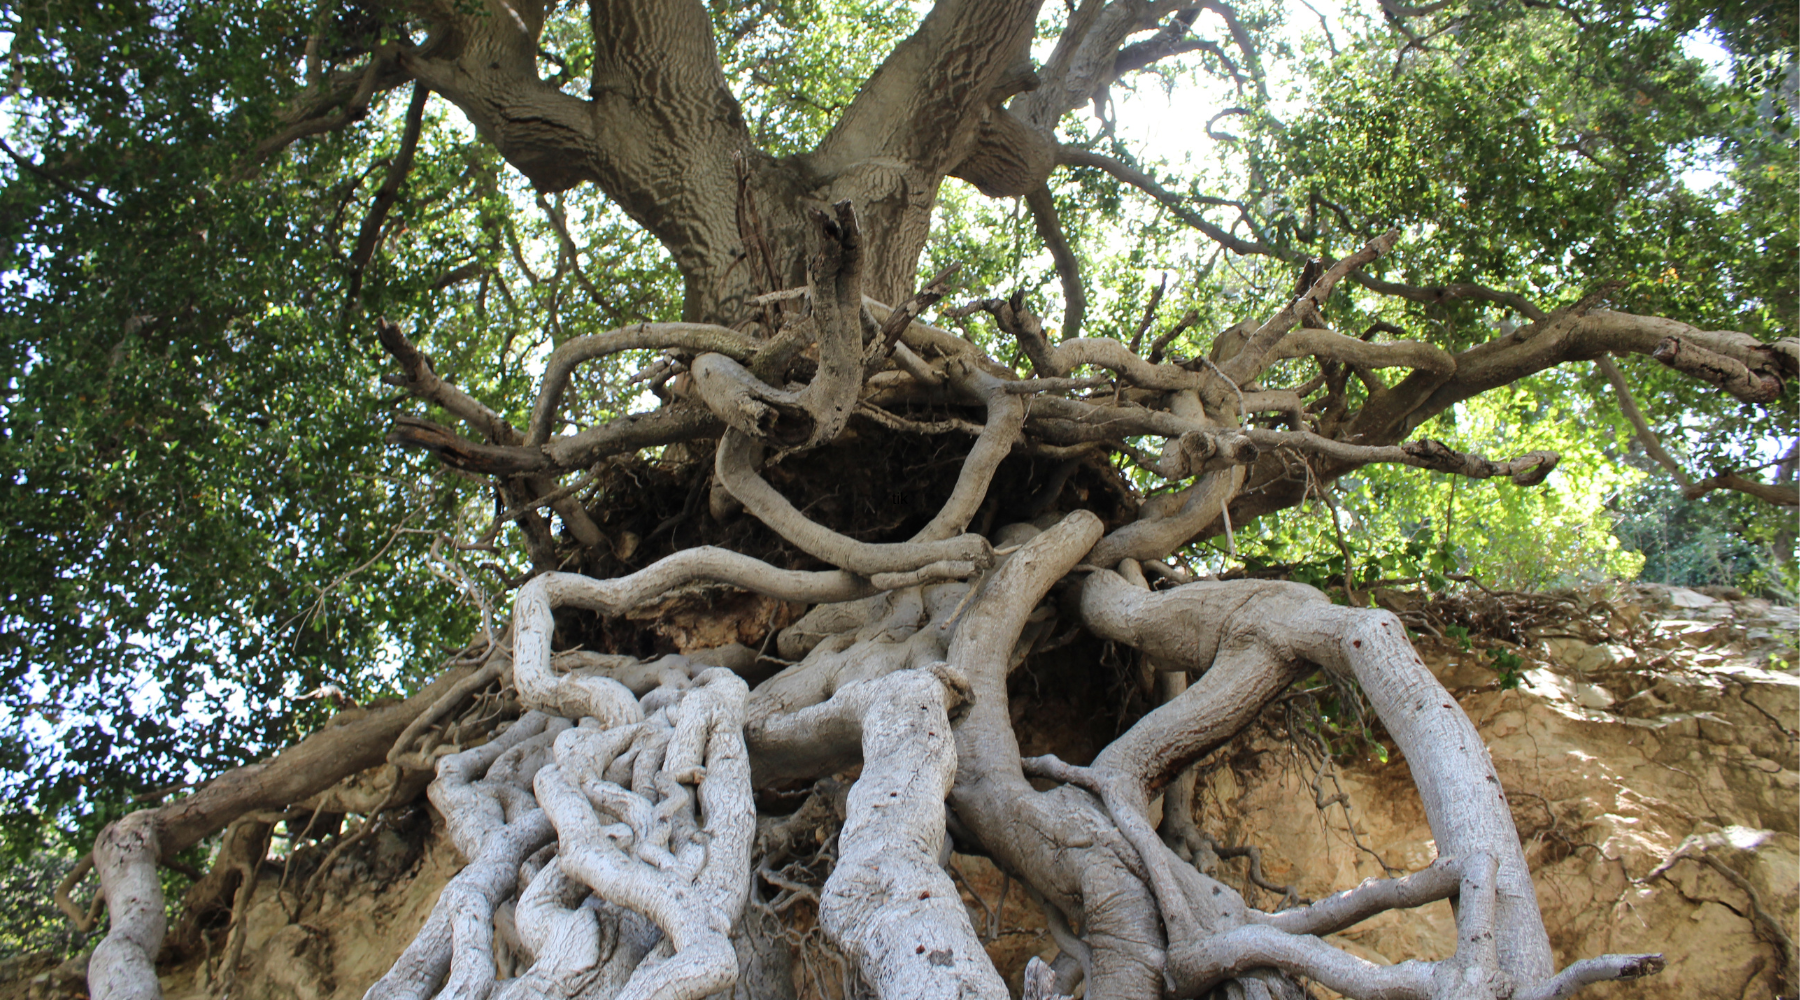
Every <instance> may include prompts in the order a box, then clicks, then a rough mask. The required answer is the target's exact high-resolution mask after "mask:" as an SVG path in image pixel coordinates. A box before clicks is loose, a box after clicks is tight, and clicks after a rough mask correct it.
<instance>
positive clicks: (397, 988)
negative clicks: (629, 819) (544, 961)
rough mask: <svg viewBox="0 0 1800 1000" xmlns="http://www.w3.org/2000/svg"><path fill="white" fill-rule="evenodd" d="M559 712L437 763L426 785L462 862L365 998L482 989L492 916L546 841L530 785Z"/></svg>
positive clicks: (490, 976) (416, 998) (490, 980)
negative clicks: (415, 933)
mask: <svg viewBox="0 0 1800 1000" xmlns="http://www.w3.org/2000/svg"><path fill="white" fill-rule="evenodd" d="M568 727H569V722H568V720H567V719H557V718H552V717H550V716H546V715H544V714H542V713H538V712H533V713H529V714H527V715H525V716H523V717H521V718H520V719H519V720H518V721H516V722H514V723H513V724H512V725H511V726H510V727H509V728H508V729H507V730H506V731H505V732H503V733H501V734H500V735H499V736H497V737H495V738H494V739H492V740H490V741H488V742H487V743H484V744H482V745H481V746H479V747H476V748H474V749H472V750H465V751H463V752H462V753H458V754H452V755H450V756H448V757H445V758H444V759H442V760H441V761H439V762H438V780H437V781H435V782H433V783H432V785H431V788H430V791H429V794H430V796H431V801H432V804H433V805H435V806H437V808H438V810H439V811H440V812H441V813H442V814H443V815H444V821H445V825H446V826H447V827H448V828H449V832H450V836H451V840H452V842H453V843H455V844H456V848H457V850H458V851H460V852H461V853H462V855H463V857H465V858H467V859H469V863H468V865H467V866H465V867H464V868H463V870H462V871H460V872H458V873H457V874H456V875H455V877H453V878H452V879H451V880H450V882H449V883H448V884H447V885H445V886H444V889H443V892H442V893H441V894H440V895H439V896H438V901H437V905H436V906H434V907H433V908H432V911H431V916H430V917H429V918H427V920H426V922H425V927H424V928H423V929H422V930H420V931H419V934H418V936H417V937H415V938H414V939H413V941H412V943H411V944H409V945H408V946H407V948H406V950H405V951H404V952H402V953H401V955H400V958H399V960H398V961H396V962H395V963H394V967H393V968H392V969H390V970H389V971H388V974H387V975H385V976H383V977H382V978H381V979H379V980H377V981H376V982H375V984H374V985H373V986H371V987H369V991H368V993H367V994H365V996H366V998H367V1000H424V998H425V997H431V996H445V997H458V998H461V997H475V998H480V997H484V996H486V995H487V993H488V991H489V990H491V989H492V988H493V984H494V973H495V966H494V955H493V947H492V941H493V936H494V930H493V928H494V913H495V910H496V908H498V907H499V906H500V904H501V903H502V902H504V901H505V900H506V899H507V898H509V897H510V896H511V895H512V894H513V892H514V889H515V886H516V883H517V880H518V870H519V864H520V863H521V862H522V861H524V860H525V858H526V857H528V856H530V855H531V854H532V853H533V852H534V851H536V850H538V849H539V848H541V847H543V846H544V845H545V844H547V843H549V842H550V839H551V836H552V830H551V828H550V822H549V818H548V817H547V816H545V814H544V811H543V810H542V809H540V808H538V805H537V802H536V800H535V799H533V798H532V795H531V789H530V782H531V780H532V778H533V777H534V776H535V774H536V772H537V771H538V769H539V768H541V767H543V765H544V763H545V761H546V759H547V752H548V750H549V746H550V741H551V740H552V739H554V738H555V736H556V735H557V734H558V733H559V732H561V731H562V730H564V729H567V728H568Z"/></svg>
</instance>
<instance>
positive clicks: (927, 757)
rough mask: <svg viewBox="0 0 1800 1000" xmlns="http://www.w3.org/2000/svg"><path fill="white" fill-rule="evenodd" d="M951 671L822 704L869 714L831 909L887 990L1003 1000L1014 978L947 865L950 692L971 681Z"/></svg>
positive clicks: (879, 987) (889, 682)
mask: <svg viewBox="0 0 1800 1000" xmlns="http://www.w3.org/2000/svg"><path fill="white" fill-rule="evenodd" d="M944 675H945V672H944V671H942V670H940V671H939V672H938V674H936V675H934V674H932V673H928V672H925V671H918V670H908V671H902V672H900V673H895V674H890V675H888V676H887V677H884V678H882V679H881V680H878V681H871V682H866V683H860V684H855V685H851V686H849V687H847V688H845V689H843V690H841V691H839V692H838V694H837V695H836V696H835V697H833V698H832V700H831V701H830V702H827V703H826V704H825V705H822V706H820V709H824V710H830V711H835V712H842V713H845V714H851V713H854V714H855V715H856V716H857V717H858V718H859V720H860V723H861V726H862V750H863V771H862V776H861V777H859V778H857V780H856V784H855V785H853V786H851V789H850V799H849V816H848V817H847V818H846V820H845V822H844V828H843V831H842V832H841V833H840V834H839V844H840V848H839V857H838V863H837V868H836V869H835V870H833V872H832V873H831V878H830V879H829V880H828V881H827V882H826V883H825V893H824V896H823V898H822V899H821V900H820V905H819V920H820V922H821V923H822V924H823V925H824V927H825V930H826V932H827V933H829V934H830V935H831V936H832V937H833V938H835V939H836V940H837V942H838V944H839V945H840V946H842V947H843V948H844V950H845V951H847V952H849V953H850V954H851V955H853V956H854V957H855V958H856V960H857V964H858V965H859V966H860V967H861V969H862V973H863V977H864V978H865V979H867V980H868V981H869V982H870V983H871V984H872V985H873V986H874V987H875V992H876V994H877V995H878V996H881V997H884V998H893V1000H901V998H908V1000H963V998H971V1000H972V998H977V997H980V998H987V1000H1003V998H1005V997H1006V996H1007V990H1006V984H1005V983H1004V982H1002V981H1001V979H1000V975H999V973H997V972H995V971H994V966H993V963H992V962H990V961H989V960H988V956H987V952H986V950H985V949H984V948H983V947H982V944H981V939H980V938H979V937H977V936H976V934H975V928H974V925H973V924H971V923H970V921H969V912H968V910H967V909H965V908H964V907H963V903H962V897H961V896H960V895H958V893H957V891H956V886H955V885H954V884H953V883H952V882H951V880H950V876H949V874H948V873H947V872H946V871H945V870H944V868H943V867H942V866H941V865H940V864H939V852H940V851H941V850H942V848H943V843H944V796H945V795H946V794H947V793H948V792H949V791H950V784H951V781H952V779H953V778H954V777H955V775H956V747H955V744H954V741H953V737H952V735H951V730H950V718H949V714H948V712H947V710H946V703H947V700H948V697H949V695H948V694H947V693H946V692H947V689H948V690H949V691H950V692H951V693H958V692H957V689H958V688H961V687H962V686H963V685H962V683H961V682H960V678H953V679H952V680H951V682H950V683H949V684H946V683H945V682H943V681H942V680H940V678H941V677H943V676H944ZM802 714H807V713H802Z"/></svg>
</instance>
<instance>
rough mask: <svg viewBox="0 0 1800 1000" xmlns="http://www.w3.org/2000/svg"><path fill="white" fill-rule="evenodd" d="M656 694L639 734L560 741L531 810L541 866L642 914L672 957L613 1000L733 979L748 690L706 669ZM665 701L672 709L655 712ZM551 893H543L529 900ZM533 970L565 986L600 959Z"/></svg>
mask: <svg viewBox="0 0 1800 1000" xmlns="http://www.w3.org/2000/svg"><path fill="white" fill-rule="evenodd" d="M669 691H670V689H669V688H666V687H665V688H661V689H659V690H658V691H656V692H652V693H651V694H650V695H647V696H646V697H645V701H646V708H649V709H650V710H651V711H650V712H649V713H648V716H647V718H646V719H645V720H644V721H643V722H642V723H639V724H636V725H632V726H626V727H621V728H617V729H612V730H605V729H601V728H599V727H598V726H595V727H592V728H590V727H589V726H588V725H587V724H585V723H584V725H583V726H582V727H581V728H578V729H574V730H570V731H569V732H567V733H564V734H563V735H562V736H561V737H560V738H559V739H558V740H557V743H556V763H554V764H552V765H550V766H547V767H545V768H544V769H543V770H541V771H539V772H538V775H537V782H536V787H537V795H538V799H539V801H541V802H543V804H544V808H545V810H546V811H547V812H548V813H549V815H550V817H551V820H552V822H553V823H554V824H555V826H556V833H557V843H558V852H557V858H556V862H555V863H556V864H557V865H558V866H560V868H561V870H562V871H563V873H564V874H565V875H567V876H569V877H571V878H574V879H578V880H579V881H580V882H581V883H582V884H584V885H585V886H586V887H587V888H588V889H590V890H591V891H592V892H593V894H594V895H595V897H597V898H598V899H600V900H602V901H604V902H606V903H611V904H613V905H614V906H617V907H622V908H625V909H629V910H631V911H633V912H635V913H640V914H643V915H644V916H647V917H648V918H649V919H650V920H651V921H652V922H653V923H654V924H655V925H656V927H657V928H658V929H659V930H660V931H661V932H662V934H663V937H664V940H665V941H666V943H667V949H663V950H662V951H663V952H672V953H668V954H666V957H663V954H662V952H653V953H652V954H651V955H650V956H648V958H647V960H645V961H643V962H641V963H640V964H638V966H637V967H636V969H635V970H634V971H633V972H632V973H631V976H630V977H629V979H627V980H626V982H625V983H624V986H623V988H622V989H620V990H619V992H618V993H617V994H616V996H617V997H619V998H620V1000H650V998H659V1000H697V998H699V997H704V996H710V995H711V994H713V993H717V992H719V991H721V990H724V989H728V988H730V986H731V985H732V983H733V982H734V981H735V980H736V978H737V968H738V966H737V955H736V952H735V951H734V949H733V948H732V944H731V932H732V928H733V926H734V925H735V924H736V922H737V920H738V918H739V917H740V916H741V914H742V913H743V908H744V901H745V899H746V897H747V896H748V893H749V883H750V844H751V840H752V838H753V837H754V835H755V831H756V807H755V802H754V801H753V799H752V797H751V791H750V763H749V759H748V755H747V754H746V752H745V750H744V738H743V728H744V702H745V699H746V696H747V694H748V690H747V688H746V687H745V686H744V682H743V681H742V680H740V679H739V678H738V677H737V675H735V674H733V673H731V672H730V671H728V670H722V669H717V668H714V669H709V670H706V671H705V672H703V673H702V674H701V675H700V676H699V677H698V678H697V679H696V683H695V686H694V687H692V688H690V689H688V690H687V691H685V692H680V693H679V694H675V693H670V694H669V696H668V697H667V698H666V699H661V698H658V697H657V695H658V694H659V693H664V692H669ZM665 700H667V701H670V702H673V703H672V704H666V705H663V704H659V703H660V702H663V701H665ZM628 755H630V756H632V757H634V758H635V759H631V760H627V756H628ZM627 781H628V782H629V787H627V786H626V782H627ZM540 877H542V876H541V875H540ZM553 890H554V891H553ZM561 894H562V889H561V888H560V887H558V886H557V885H554V884H552V885H549V886H546V888H545V889H544V890H543V891H542V892H541V893H538V894H535V895H534V897H533V900H532V902H533V904H534V905H536V904H537V903H538V902H539V900H541V899H552V897H554V896H556V895H561ZM552 901H553V900H552ZM576 938H579V940H578V941H576V940H575V939H576ZM565 940H566V941H570V942H573V944H572V946H579V947H581V948H583V949H586V948H588V947H589V945H591V944H594V943H595V942H594V941H593V940H592V939H591V938H589V937H587V936H586V935H585V933H583V934H581V935H576V934H570V935H568V936H567V938H565ZM545 958H550V959H552V960H553V961H554V962H555V963H556V965H557V967H558V969H559V975H561V976H562V977H563V978H568V976H569V970H578V969H579V968H581V967H583V966H588V967H592V966H598V965H599V964H600V959H601V956H600V955H599V954H598V952H597V949H596V950H595V951H593V952H590V953H586V954H567V953H560V952H559V953H555V954H542V955H540V961H542V960H544V959H545ZM659 959H660V960H659Z"/></svg>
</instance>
